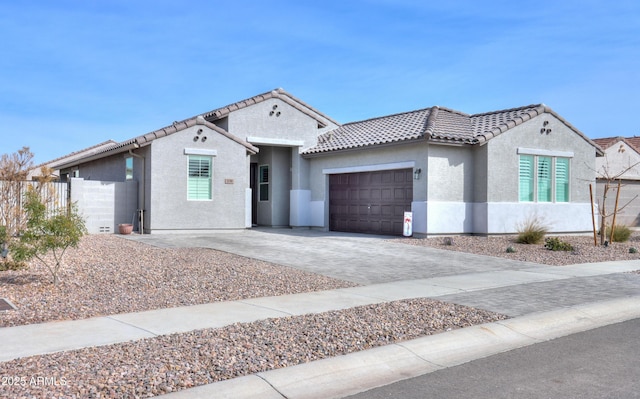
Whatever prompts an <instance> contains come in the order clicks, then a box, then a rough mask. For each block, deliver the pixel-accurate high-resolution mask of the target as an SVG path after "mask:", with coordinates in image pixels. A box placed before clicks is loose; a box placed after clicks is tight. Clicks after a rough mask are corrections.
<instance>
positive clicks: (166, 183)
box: [146, 125, 249, 233]
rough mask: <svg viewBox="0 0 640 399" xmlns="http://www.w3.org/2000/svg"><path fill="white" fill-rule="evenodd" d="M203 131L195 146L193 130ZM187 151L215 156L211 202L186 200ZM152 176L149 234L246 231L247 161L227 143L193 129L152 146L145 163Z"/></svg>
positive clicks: (236, 146)
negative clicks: (225, 230) (175, 231)
mask: <svg viewBox="0 0 640 399" xmlns="http://www.w3.org/2000/svg"><path fill="white" fill-rule="evenodd" d="M198 129H203V133H202V134H201V135H199V137H200V138H202V137H207V140H206V141H205V142H203V141H202V140H198V141H194V137H196V136H198V135H197V130H198ZM185 149H187V150H189V151H190V150H198V151H211V152H212V153H213V154H215V155H214V156H213V165H212V170H213V177H212V186H213V196H212V198H213V199H212V200H204V201H193V200H191V201H190V200H188V199H187V168H188V162H187V160H188V155H186V154H185ZM147 163H148V167H149V168H150V173H149V174H148V175H147V179H148V180H147V184H149V185H150V195H149V198H148V202H149V206H148V208H147V213H148V215H149V219H150V220H149V224H148V225H147V226H146V228H148V229H150V230H151V232H152V233H154V232H163V231H174V230H184V231H188V230H194V231H198V230H213V229H237V228H244V226H245V222H246V218H245V212H246V207H245V200H246V189H247V187H249V182H248V177H249V156H248V155H247V152H246V148H245V147H244V146H242V145H240V144H238V143H236V142H235V141H232V140H230V139H229V138H227V137H225V136H223V135H221V134H219V133H217V132H215V131H213V130H210V129H208V128H207V127H206V126H203V125H196V126H193V127H191V128H188V129H185V130H183V131H181V132H178V133H175V134H172V135H170V136H166V137H163V138H162V139H158V140H154V141H153V142H152V144H151V149H150V156H149V157H148V158H147Z"/></svg>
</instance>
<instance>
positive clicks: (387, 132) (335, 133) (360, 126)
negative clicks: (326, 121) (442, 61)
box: [307, 108, 432, 152]
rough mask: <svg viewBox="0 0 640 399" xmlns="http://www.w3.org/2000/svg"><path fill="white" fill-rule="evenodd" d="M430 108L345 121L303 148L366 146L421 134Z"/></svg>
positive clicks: (327, 149) (328, 149)
mask: <svg viewBox="0 0 640 399" xmlns="http://www.w3.org/2000/svg"><path fill="white" fill-rule="evenodd" d="M431 112H432V110H431V109H429V108H427V109H421V110H417V111H412V112H406V113H402V114H396V115H390V116H385V117H382V118H374V119H368V120H365V121H361V122H353V123H347V124H344V125H342V126H340V127H339V128H337V129H334V130H332V131H330V132H328V133H325V134H322V135H320V136H319V137H318V144H317V145H316V146H315V147H313V148H311V149H309V150H308V151H307V152H325V151H332V150H336V149H349V148H356V147H366V146H370V145H377V144H385V143H394V142H399V141H405V140H411V139H418V138H421V137H422V136H423V134H424V131H425V130H426V128H427V124H428V121H429V115H430V114H431Z"/></svg>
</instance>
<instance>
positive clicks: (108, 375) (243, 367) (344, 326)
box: [0, 299, 504, 398]
mask: <svg viewBox="0 0 640 399" xmlns="http://www.w3.org/2000/svg"><path fill="white" fill-rule="evenodd" d="M503 318H504V317H503V316H500V315H495V314H492V313H490V312H485V311H481V310H475V309H472V308H468V307H464V306H459V305H452V304H445V303H442V302H438V301H433V300H427V299H416V300H408V301H398V302H391V303H385V304H380V305H370V306H361V307H356V308H352V309H347V310H343V311H335V312H326V313H321V314H311V315H304V316H293V317H285V318H277V319H267V320H263V321H258V322H254V323H242V324H234V325H231V326H227V327H224V328H218V329H205V330H197V331H193V332H190V333H184V334H172V335H166V336H160V337H156V338H151V339H143V340H138V341H134V342H127V343H121V344H115V345H108V346H102V347H97V348H87V349H81V350H73V351H67V352H61V353H56V354H50V355H43V356H32V357H26V358H21V359H16V360H12V361H9V362H4V363H0V376H13V375H16V376H20V377H24V378H25V383H24V386H21V385H17V386H16V385H14V386H2V387H0V393H5V394H6V395H8V396H11V397H16V398H17V397H38V398H41V397H43V398H44V397H46V398H57V397H65V398H133V397H150V396H154V395H159V394H163V393H167V392H172V391H176V390H181V389H186V388H189V387H193V386H197V385H203V384H208V383H212V382H215V381H220V380H225V379H229V378H233V377H238V376H242V375H247V374H252V373H257V372H260V371H265V370H270V369H275V368H281V367H287V366H293V365H296V364H299V363H304V362H309V361H313V360H318V359H323V358H327V357H332V356H337V355H342V354H347V353H351V352H355V351H360V350H364V349H369V348H373V347H376V346H381V345H387V344H390V343H392V342H397V341H403V340H408V339H412V338H417V337H421V336H425V335H430V334H434V333H437V332H442V331H447V330H451V329H455V328H460V327H465V326H470V325H474V324H480V323H485V322H490V321H495V320H499V319H503ZM33 376H45V377H48V378H50V379H53V378H55V379H56V380H57V381H58V382H59V384H58V385H57V386H39V385H37V384H33V385H32V384H31V383H30V381H31V378H32V377H33Z"/></svg>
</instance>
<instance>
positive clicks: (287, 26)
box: [0, 0, 640, 163]
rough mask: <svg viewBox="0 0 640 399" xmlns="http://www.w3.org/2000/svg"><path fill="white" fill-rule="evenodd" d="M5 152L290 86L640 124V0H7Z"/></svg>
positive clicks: (622, 125)
mask: <svg viewBox="0 0 640 399" xmlns="http://www.w3.org/2000/svg"><path fill="white" fill-rule="evenodd" d="M0 49H1V50H2V51H1V54H0V129H1V130H0V154H4V153H13V152H15V151H17V150H18V149H20V148H21V147H22V146H29V147H30V148H31V150H32V152H34V154H35V161H36V163H40V162H44V161H48V160H51V159H54V158H57V157H60V156H63V155H66V154H68V153H70V152H73V151H77V150H81V149H84V148H87V147H90V146H92V145H95V144H98V143H100V142H103V141H106V140H109V139H113V140H116V141H122V140H127V139H130V138H133V137H136V136H138V135H141V134H145V133H147V132H150V131H153V130H156V129H159V128H162V127H164V126H167V125H169V124H171V123H172V122H173V121H175V120H182V119H185V118H188V117H192V116H195V115H198V114H200V113H203V112H206V111H209V110H213V109H216V108H218V107H222V106H225V105H228V104H230V103H234V102H236V101H240V100H243V99H245V98H249V97H252V96H254V95H256V94H260V93H263V92H266V91H269V90H272V89H275V88H278V87H282V88H284V89H285V90H286V91H288V92H290V93H291V94H293V95H294V96H296V97H298V98H299V99H301V100H302V101H304V102H306V103H308V104H309V105H311V106H313V107H314V108H316V109H318V110H319V111H321V112H323V113H325V114H327V115H328V116H330V117H332V118H333V119H335V120H337V121H338V122H341V123H345V122H352V121H357V120H362V119H368V118H372V117H377V116H383V115H388V114H393V113H397V112H404V111H411V110H415V109H421V108H426V107H431V106H434V105H439V106H443V107H448V108H453V109H456V110H459V111H462V112H466V113H478V112H487V111H494V110H500V109H505V108H513V107H519V106H523V105H529V104H537V103H545V104H546V105H548V106H549V107H551V108H552V109H553V110H555V111H556V112H557V113H559V114H560V115H561V116H563V117H564V118H565V119H567V120H568V121H569V122H570V123H571V124H573V125H574V126H575V127H577V128H578V129H579V130H581V131H582V132H583V133H585V134H586V135H587V136H589V137H591V138H596V137H607V136H617V135H623V136H634V135H640V125H639V124H638V120H639V119H638V118H637V114H638V112H639V108H640V100H639V98H640V1H637V0H609V1H591V0H567V1H563V0H538V1H527V2H525V1H512V0H508V1H507V0H504V1H501V0H495V1H494V0H488V1H476V0H469V1H456V0H447V1H427V0H425V1H422V0H416V1H412V0H353V1H352V0H341V1H334V0H325V1H318V0H310V1H307V0H294V1H289V0H279V1H268V0H260V1H258V0H256V1H242V0H237V1H205V0H202V1H196V0H194V1H192V0H180V1H176V0H170V1H165V0H154V1H143V0H140V1H136V0H104V1H103V0H77V1H75V0H55V1H51V0H46V1H44V0H33V1H30V0H21V1H2V2H1V3H0Z"/></svg>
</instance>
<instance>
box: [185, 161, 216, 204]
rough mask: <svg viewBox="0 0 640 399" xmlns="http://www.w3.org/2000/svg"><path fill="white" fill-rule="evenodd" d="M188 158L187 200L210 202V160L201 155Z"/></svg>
mask: <svg viewBox="0 0 640 399" xmlns="http://www.w3.org/2000/svg"><path fill="white" fill-rule="evenodd" d="M188 158H189V166H188V168H189V177H188V181H187V199H189V200H210V199H211V163H212V158H211V157H209V156H202V155H189V157H188Z"/></svg>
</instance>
